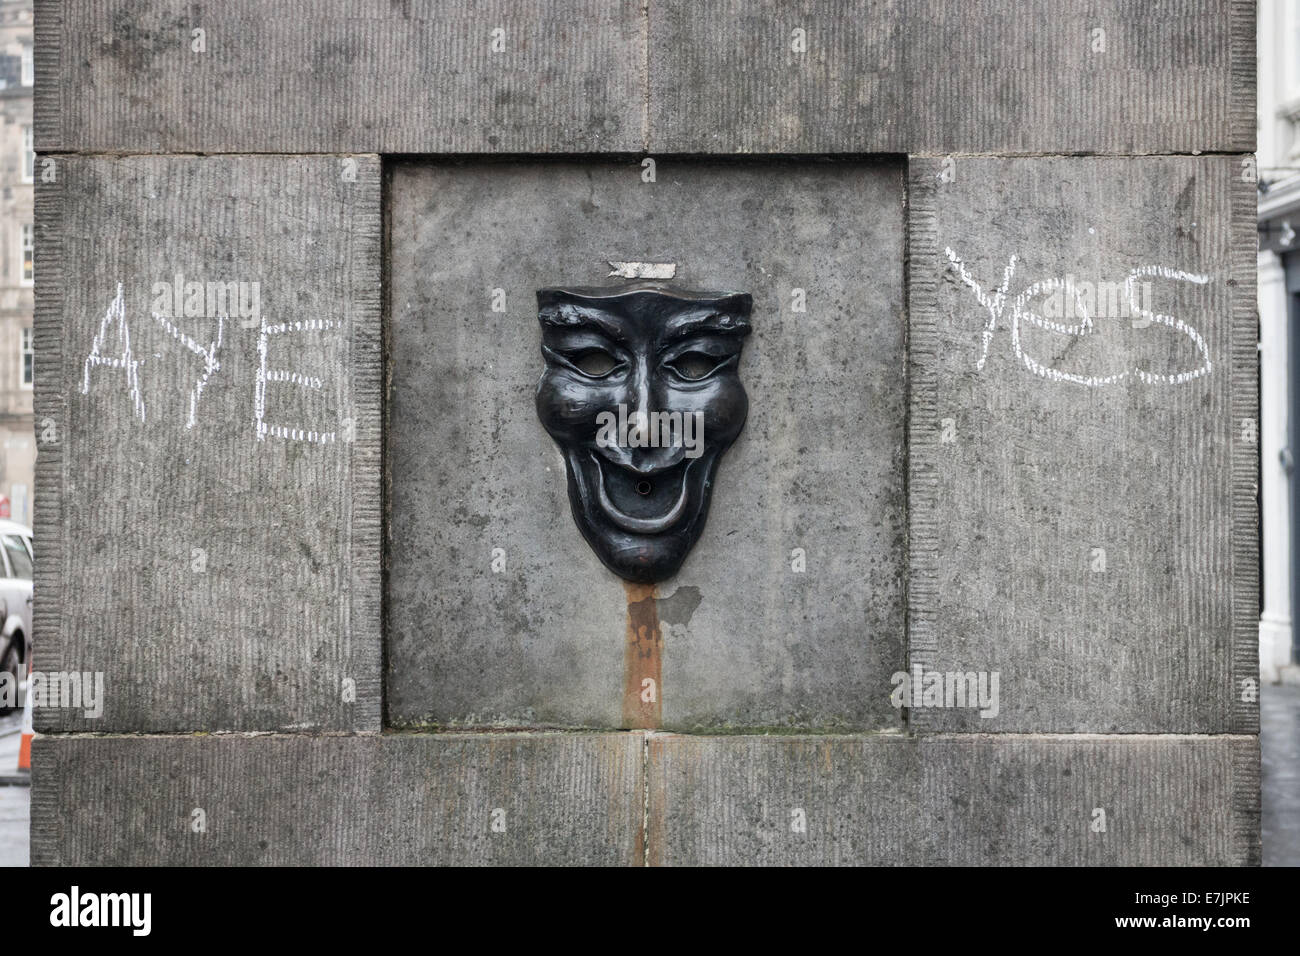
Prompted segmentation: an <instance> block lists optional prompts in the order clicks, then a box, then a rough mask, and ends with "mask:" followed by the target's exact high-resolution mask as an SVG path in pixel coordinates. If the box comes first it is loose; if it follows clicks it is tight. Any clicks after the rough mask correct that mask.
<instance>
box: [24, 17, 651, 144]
mask: <svg viewBox="0 0 1300 956" xmlns="http://www.w3.org/2000/svg"><path fill="white" fill-rule="evenodd" d="M37 22H38V24H42V28H41V29H40V30H38V33H37V38H36V39H37V47H38V48H37V51H36V59H37V87H36V93H37V97H36V109H37V116H38V120H37V146H38V148H39V149H40V150H41V151H43V152H44V151H56V150H76V151H99V150H108V151H112V150H124V151H134V152H189V151H208V152H284V153H295V152H306V153H321V152H324V153H334V152H348V153H360V152H383V153H403V152H438V153H441V152H447V153H450V152H517V153H548V152H616V151H627V150H637V149H641V148H642V147H643V143H644V130H643V127H644V122H645V97H644V94H643V92H642V91H643V88H644V81H643V79H642V77H643V74H644V70H645V21H644V16H643V14H642V11H641V8H640V6H639V5H637V4H627V3H623V4H609V3H603V2H601V0H530V2H528V3H519V2H517V0H465V2H458V3H439V2H434V0H405V2H401V3H394V2H390V0H310V2H305V3H304V2H296V0H276V2H271V3H268V2H266V0H234V2H228V3H221V4H213V5H209V6H206V7H202V8H195V7H193V6H192V5H190V4H185V3H178V2H174V0H146V2H140V0H56V2H49V0H40V2H38V3H37ZM195 30H202V31H203V35H202V43H203V50H202V51H201V52H197V51H196V50H195V46H196V45H197V39H198V38H197V37H196V35H195V34H194V31H195ZM497 30H501V31H503V33H501V34H496V33H495V31H497ZM498 41H499V43H498ZM494 44H497V45H498V46H499V47H500V49H499V50H497V49H494Z"/></svg>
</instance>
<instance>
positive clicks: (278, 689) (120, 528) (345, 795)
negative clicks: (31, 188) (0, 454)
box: [32, 0, 1259, 865]
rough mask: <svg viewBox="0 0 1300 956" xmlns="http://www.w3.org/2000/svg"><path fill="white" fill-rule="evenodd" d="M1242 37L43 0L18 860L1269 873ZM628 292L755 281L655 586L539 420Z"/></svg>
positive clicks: (490, 7)
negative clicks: (719, 451)
mask: <svg viewBox="0 0 1300 956" xmlns="http://www.w3.org/2000/svg"><path fill="white" fill-rule="evenodd" d="M1254 42H1255V41H1254V11H1253V4H1251V3H1249V2H1243V0H1232V2H1221V0H1177V2H1173V3H1167V4H1162V5H1160V6H1159V7H1158V8H1157V7H1152V6H1150V5H1146V4H1134V3H1129V2H1126V0H1101V2H1097V3H1093V4H1087V5H1070V6H1068V8H1067V7H1066V6H1064V5H1061V4H1058V3H1055V2H1050V0H1033V2H1030V3H1017V4H1010V3H993V2H989V3H977V4H955V3H950V2H943V0H924V2H917V3H907V4H903V3H895V2H888V0H852V2H848V0H811V2H807V3H802V4H796V5H793V6H791V5H789V4H784V3H777V2H775V0H769V2H763V3H757V4H755V3H743V2H741V0H708V2H703V3H701V2H692V3H687V2H667V0H648V2H646V3H641V4H635V3H628V4H608V3H603V2H598V0H535V2H526V3H505V2H501V0H482V2H474V0H463V2H445V3H435V2H429V0H424V2H422V0H404V2H388V0H347V2H343V0H317V2H311V3H305V2H294V0H276V2H272V3H268V2H265V0H262V2H255V0H240V2H232V3H227V4H222V5H220V6H217V7H213V8H212V9H210V10H209V9H206V8H205V9H204V10H202V11H201V12H198V13H196V12H195V9H194V8H192V7H191V6H189V5H186V4H181V3H175V2H161V0H150V2H145V3H138V2H126V0H38V2H37V24H36V69H37V84H38V85H37V93H36V118H35V122H36V127H37V148H38V150H39V152H40V153H41V156H42V158H49V159H51V160H52V163H51V164H49V165H48V168H49V169H50V170H51V171H52V172H51V173H50V174H47V175H44V176H40V177H38V178H39V180H40V181H39V182H38V184H37V198H36V204H37V260H36V267H37V275H36V282H37V289H36V292H37V295H36V312H37V315H36V348H37V358H36V363H37V368H36V378H37V380H36V421H37V437H38V438H39V440H40V444H39V446H38V452H39V454H38V460H37V494H36V500H37V502H38V506H37V512H36V536H37V537H36V548H37V551H38V558H39V560H38V563H37V581H36V606H35V619H36V625H35V631H36V666H37V669H38V670H40V671H43V672H49V673H53V674H67V673H70V672H76V673H79V674H89V675H96V674H98V675H102V679H103V686H104V695H103V701H102V705H103V706H102V708H95V707H89V708H88V707H86V706H81V704H84V703H85V702H84V701H81V702H77V703H78V704H79V705H78V706H67V705H68V704H69V703H71V702H70V701H68V700H67V699H58V700H53V701H50V702H47V705H46V706H41V707H38V708H37V710H36V726H37V730H38V731H39V732H40V735H39V736H38V737H37V739H36V741H35V744H34V748H33V802H32V818H33V823H32V833H33V845H32V859H33V861H34V862H37V863H44V864H60V863H62V864H71V863H192V864H221V863H225V864H235V863H333V864H343V863H454V862H462V863H620V864H636V865H640V864H644V863H649V864H674V863H805V862H808V863H898V862H909V863H999V864H1007V863H1089V864H1185V863H1206V864H1214V863H1218V864H1229V863H1237V864H1242V863H1255V862H1258V857H1259V834H1258V779H1259V750H1258V743H1257V737H1256V733H1257V728H1258V712H1257V705H1256V699H1257V680H1258V673H1257V668H1258V663H1257V660H1256V653H1257V648H1256V637H1255V633H1256V622H1257V618H1258V568H1257V555H1256V549H1257V528H1258V525H1257V514H1256V505H1255V494H1256V480H1257V479H1256V476H1257V461H1258V454H1257V444H1256V441H1257V438H1256V435H1257V428H1256V426H1255V421H1256V416H1257V407H1256V403H1257V398H1256V376H1257V370H1256V358H1255V314H1254V289H1255V275H1254V268H1255V265H1254V263H1255V258H1254V254H1253V253H1254V242H1253V239H1252V236H1253V231H1252V224H1253V220H1254V191H1255V186H1254V166H1253V157H1252V156H1251V155H1250V151H1251V150H1252V149H1253V145H1254ZM41 168H42V166H41V164H40V163H39V162H38V170H39V169H41ZM618 262H661V263H672V264H673V265H674V266H675V267H676V276H677V277H676V279H675V280H674V281H675V283H677V284H679V285H682V286H684V287H687V288H695V289H725V288H736V289H740V290H742V291H746V292H749V293H751V294H752V295H753V298H754V312H753V324H754V333H753V335H752V336H751V338H750V340H749V341H748V343H747V344H746V346H745V352H744V357H743V359H742V364H741V376H742V379H743V380H744V381H745V384H746V388H747V390H748V392H749V397H750V417H749V421H748V423H747V425H746V428H745V431H744V432H743V433H742V436H741V438H740V440H739V441H738V442H737V443H736V445H735V446H734V447H733V448H732V449H731V451H730V452H729V453H728V455H727V457H726V459H725V460H724V461H723V464H722V467H721V470H720V472H719V476H718V481H717V486H716V489H715V496H714V503H713V509H712V514H711V517H710V519H709V523H708V526H707V528H706V530H705V532H704V535H703V537H702V538H701V540H700V541H699V543H698V544H697V545H696V547H695V549H694V550H693V552H692V553H691V555H690V557H689V558H688V560H687V563H686V565H685V566H684V567H683V568H682V570H681V572H679V574H678V575H677V576H676V577H675V578H674V579H672V580H670V581H667V582H663V583H661V584H659V585H657V586H656V587H654V588H650V587H648V586H634V585H627V584H624V583H623V582H621V581H620V580H619V579H618V578H616V577H614V576H613V575H612V574H611V573H610V572H609V571H607V570H606V569H605V568H604V567H602V566H601V564H600V563H599V561H598V560H597V559H596V557H595V555H594V554H593V553H592V552H591V551H590V549H589V548H588V547H587V545H586V544H585V542H583V540H582V539H581V537H580V536H579V534H578V531H577V529H576V527H575V526H574V523H573V520H572V518H571V516H570V514H569V505H568V502H567V499H566V494H565V486H564V479H563V471H564V466H563V462H562V459H561V457H560V455H559V453H558V452H557V451H556V449H555V446H554V444H553V443H552V442H551V441H550V439H549V437H548V436H547V435H546V433H545V432H544V430H543V429H542V427H541V425H540V423H539V422H538V420H537V416H536V412H535V410H534V408H533V394H532V393H533V389H534V387H535V385H536V381H537V376H538V374H539V372H540V371H541V358H540V355H539V352H538V343H539V338H540V335H539V331H538V327H537V320H536V303H535V298H534V293H535V290H536V289H538V288H541V287H543V286H550V285H612V284H614V283H615V282H616V281H618V280H617V279H615V278H610V274H611V271H612V270H611V265H612V264H613V263H618ZM218 296H220V297H221V299H222V301H217V299H218ZM957 673H960V674H963V675H965V674H970V675H971V676H972V682H971V684H970V690H971V691H972V695H973V697H974V698H975V699H973V700H969V701H965V703H967V704H972V705H973V706H943V703H944V698H943V694H942V693H939V695H938V697H937V698H936V697H933V696H931V695H930V694H927V690H930V691H933V687H932V686H931V684H930V683H929V682H928V681H927V679H926V675H932V674H939V675H944V674H957ZM902 675H907V677H908V685H910V684H911V682H912V681H913V680H914V679H915V680H916V683H917V686H916V687H915V688H913V687H911V686H908V685H900V681H901V677H902ZM646 679H650V680H651V681H652V682H653V688H654V693H653V694H652V695H650V698H649V699H647V698H646V697H645V696H643V694H642V693H641V691H642V689H643V688H644V687H645V686H646V685H645V683H644V682H645V680H646ZM939 679H940V680H942V677H940V678H939ZM92 682H93V676H92ZM949 684H950V685H953V684H954V682H953V681H951V680H950V681H949ZM953 689H954V690H955V689H956V688H955V685H954V687H953ZM962 689H963V695H964V692H965V689H966V684H965V683H964V682H962ZM948 702H949V703H957V701H955V700H952V699H951V698H950V699H949V701H948ZM55 705H63V706H55ZM97 710H98V712H96V711H97Z"/></svg>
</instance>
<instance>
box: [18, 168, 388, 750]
mask: <svg viewBox="0 0 1300 956" xmlns="http://www.w3.org/2000/svg"><path fill="white" fill-rule="evenodd" d="M57 170H58V180H57V182H53V183H42V184H41V185H40V186H38V196H37V203H38V242H37V253H36V254H37V261H36V276H37V316H36V326H35V329H36V332H35V335H36V352H37V359H36V421H37V432H38V438H39V439H40V445H39V451H40V455H39V458H38V461H37V466H36V467H37V510H36V529H35V530H36V549H37V551H38V553H39V554H40V560H39V561H38V562H37V570H36V574H37V580H36V607H35V613H36V622H35V626H34V630H35V632H36V638H35V643H36V652H35V654H36V660H37V667H38V669H39V670H42V671H54V672H60V671H69V672H70V671H76V672H89V673H95V672H99V673H102V674H103V680H104V701H103V711H102V714H100V715H98V716H89V717H88V716H87V715H86V713H85V711H86V708H84V707H62V708H60V709H51V708H46V707H39V706H38V708H37V711H36V722H37V726H38V728H40V729H42V730H74V729H92V730H96V731H171V730H276V729H289V728H292V729H308V728H310V729H316V730H378V729H379V726H380V710H381V706H380V654H381V649H380V635H379V629H380V623H381V621H380V611H379V608H380V597H381V584H380V565H379V556H380V548H381V545H382V540H381V532H380V517H381V509H380V491H381V489H380V468H379V460H380V440H381V439H380V426H381V421H380V399H381V391H380V389H381V384H380V382H381V378H380V376H381V369H382V364H381V351H380V348H381V337H380V314H379V310H380V294H379V283H380V244H381V241H380V240H381V237H380V198H379V197H380V187H381V183H380V167H379V162H378V159H377V157H373V156H370V157H315V158H304V157H211V158H199V157H187V158H180V157H175V158H162V157H147V158H146V157H141V158H118V159H112V158H95V159H91V158H74V157H69V158H63V159H59V160H58V161H57ZM226 282H230V283H242V284H243V285H242V286H239V285H235V286H233V287H227V286H221V287H220V288H219V287H218V286H217V283H226ZM191 283H201V284H202V285H199V286H198V287H197V288H196V287H195V286H193V285H191ZM176 289H180V292H181V301H180V303H179V308H177V303H176V301H175V300H174V298H173V293H174V292H175V291H176ZM219 293H221V294H225V295H227V296H229V298H228V299H227V300H226V301H224V302H222V301H219V299H218V296H219ZM168 306H170V308H168ZM160 310H161V311H160ZM223 311H224V312H225V313H226V314H227V316H228V317H221V316H220V313H222V312H223ZM182 313H184V314H182ZM195 313H198V314H195ZM219 330H220V331H219ZM218 340H219V344H218ZM209 359H211V360H212V361H211V362H209ZM66 701H67V699H66V698H64V699H63V700H62V701H60V702H61V703H64V702H66ZM37 703H38V705H39V704H40V703H41V701H40V700H39V699H38V701H37Z"/></svg>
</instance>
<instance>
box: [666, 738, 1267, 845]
mask: <svg viewBox="0 0 1300 956" xmlns="http://www.w3.org/2000/svg"><path fill="white" fill-rule="evenodd" d="M1258 761H1259V746H1258V742H1257V741H1256V740H1255V738H1253V737H1183V738H1176V737H1110V738H1105V737H1018V736H1005V735H991V736H986V735H975V734H969V735H958V736H938V737H922V738H911V739H909V738H904V737H892V736H888V735H882V736H871V737H740V736H737V737H711V738H704V737H679V736H672V735H658V736H652V737H651V738H650V754H649V768H650V769H649V788H650V802H649V830H648V837H647V839H648V846H649V863H650V864H651V865H678V866H680V865H727V866H735V865H778V866H790V865H814V866H824V865H846V864H854V865H876V866H881V865H891V864H908V865H960V866H980V865H993V866H1004V865H1010V864H1015V865H1029V866H1032V865H1049V866H1056V865H1071V866H1073V865H1089V866H1096V865H1137V864H1141V865H1166V866H1190V865H1198V866H1199V865H1217V866H1224V865H1240V864H1251V863H1253V864H1257V863H1258V862H1259V834H1258V826H1259V804H1258V801H1259V786H1258V785H1259V769H1258ZM1098 810H1101V811H1103V812H1104V813H1103V815H1098V813H1097V811H1098ZM1098 821H1102V822H1104V825H1105V832H1101V831H1100V830H1098V829H1095V828H1096V827H1097V826H1098Z"/></svg>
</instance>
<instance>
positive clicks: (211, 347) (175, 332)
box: [153, 312, 226, 429]
mask: <svg viewBox="0 0 1300 956" xmlns="http://www.w3.org/2000/svg"><path fill="white" fill-rule="evenodd" d="M153 317H154V319H155V320H157V322H158V323H159V324H160V325H162V327H163V328H164V329H166V330H167V331H168V332H169V333H170V334H171V337H172V338H174V339H175V340H176V341H178V342H180V343H181V344H182V345H184V346H185V347H186V348H187V349H189V350H190V351H191V352H193V353H194V354H195V355H197V356H199V357H200V358H202V359H203V375H202V376H201V377H200V378H199V380H198V381H197V382H195V383H194V387H193V388H192V389H190V417H189V418H187V419H186V420H185V427H186V429H190V428H193V427H194V426H195V425H196V424H197V423H198V414H199V399H200V398H202V397H203V388H204V386H206V385H207V384H208V379H210V378H211V377H212V373H213V372H216V371H218V370H219V369H220V368H221V363H220V362H218V361H217V349H219V348H221V337H222V334H223V333H224V331H225V327H226V316H224V315H219V316H217V337H216V339H215V340H213V341H212V342H209V343H208V347H207V348H206V349H205V348H203V347H202V346H201V345H199V344H198V343H197V342H195V341H194V340H193V339H192V338H190V337H189V336H188V335H186V334H185V333H184V332H182V331H181V330H180V329H178V328H176V326H174V325H172V323H171V321H170V320H169V319H168V318H166V317H165V316H162V315H159V314H158V313H157V312H155V313H153Z"/></svg>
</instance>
